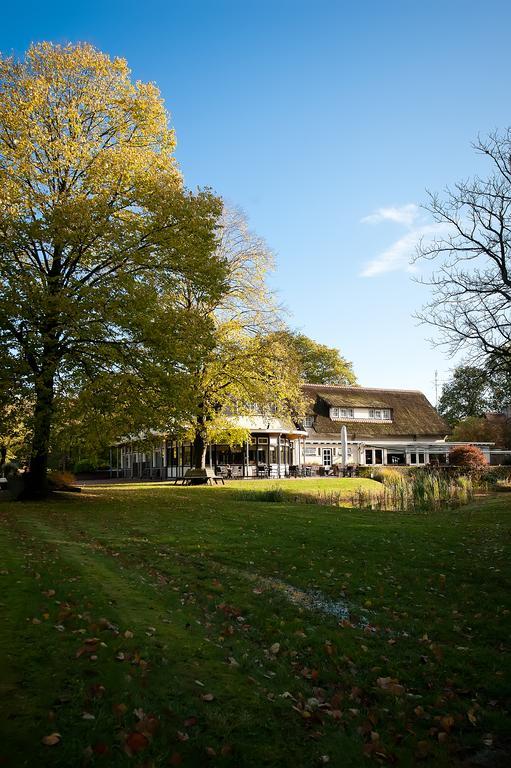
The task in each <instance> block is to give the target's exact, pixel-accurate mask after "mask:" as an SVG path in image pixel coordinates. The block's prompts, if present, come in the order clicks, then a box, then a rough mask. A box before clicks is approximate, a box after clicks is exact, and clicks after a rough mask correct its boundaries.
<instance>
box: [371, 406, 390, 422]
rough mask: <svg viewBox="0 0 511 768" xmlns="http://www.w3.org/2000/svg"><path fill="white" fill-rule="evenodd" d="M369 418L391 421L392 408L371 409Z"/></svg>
mask: <svg viewBox="0 0 511 768" xmlns="http://www.w3.org/2000/svg"><path fill="white" fill-rule="evenodd" d="M369 418H370V419H381V420H382V421H391V414H390V408H369Z"/></svg>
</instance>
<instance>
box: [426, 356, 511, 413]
mask: <svg viewBox="0 0 511 768" xmlns="http://www.w3.org/2000/svg"><path fill="white" fill-rule="evenodd" d="M510 403H511V379H510V378H509V377H508V376H507V375H506V374H503V373H496V372H493V371H491V370H489V369H488V368H477V367H475V366H469V365H462V366H458V367H457V368H455V369H454V372H453V375H452V378H451V379H450V380H449V381H448V382H446V383H445V384H444V385H443V387H442V394H441V396H440V399H439V402H438V411H439V413H440V414H441V415H442V416H443V417H444V419H445V420H446V421H447V422H448V424H450V426H451V427H453V426H455V425H456V424H458V422H460V421H463V420H464V419H467V418H470V417H479V416H483V415H484V414H485V413H487V412H488V411H502V410H503V409H504V408H505V407H506V406H507V405H509V404H510Z"/></svg>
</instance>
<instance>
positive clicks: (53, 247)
mask: <svg viewBox="0 0 511 768" xmlns="http://www.w3.org/2000/svg"><path fill="white" fill-rule="evenodd" d="M174 146H175V138H174V133H173V131H172V130H171V129H170V128H169V124H168V115H167V112H166V110H165V107H164V104H163V101H162V99H161V97H160V94H159V92H158V89H157V88H156V87H155V86H154V85H153V84H146V83H140V82H137V83H133V82H132V80H131V77H130V70H129V69H128V66H127V64H126V62H125V61H124V60H123V59H113V60H112V59H111V58H110V57H109V56H107V55H105V54H103V53H101V52H99V51H97V50H96V49H95V48H93V47H92V46H90V45H87V44H80V45H68V46H59V45H53V44H50V43H41V44H38V45H34V46H32V47H31V48H30V49H29V50H28V52H27V54H26V56H25V58H24V59H23V60H22V61H17V60H15V59H14V58H3V59H0V287H1V294H0V343H1V344H2V345H3V347H4V349H7V350H8V354H9V355H10V356H11V357H12V358H13V359H15V360H16V361H17V362H18V363H21V364H22V365H23V366H24V369H25V373H26V374H27V375H28V377H29V380H30V382H31V386H32V393H33V403H34V405H33V414H32V425H31V426H32V434H33V439H32V448H31V457H30V472H29V483H28V492H29V494H30V495H32V496H38V495H44V493H45V492H46V469H47V460H48V447H49V440H50V432H51V426H52V419H53V415H54V403H55V393H56V389H57V387H58V386H59V385H61V384H62V383H63V382H64V383H65V382H66V379H68V380H69V379H70V378H72V377H74V376H77V375H79V376H82V375H87V376H88V377H89V378H94V376H97V375H104V374H105V371H106V372H108V371H109V370H112V371H119V370H121V369H123V368H128V369H130V368H132V369H136V367H137V365H138V363H139V361H143V365H144V366H145V370H146V371H147V370H148V366H149V363H150V362H151V361H152V359H153V357H155V356H156V357H157V354H158V349H163V347H164V348H165V349H164V354H163V357H164V359H165V361H166V366H167V369H169V367H170V368H172V366H174V367H175V368H176V371H179V369H180V366H181V360H182V358H183V356H184V357H186V356H187V355H190V350H191V349H193V348H194V345H193V344H192V342H191V340H190V344H187V343H186V339H185V340H183V333H182V324H181V331H180V333H179V334H177V336H178V337H179V338H178V339H177V341H176V348H175V350H173V348H172V339H173V323H174V321H175V320H176V316H177V315H178V314H179V313H180V312H181V308H180V307H179V306H177V305H176V303H175V301H174V295H175V291H174V287H175V284H176V281H182V280H183V279H185V280H186V281H187V283H188V284H189V285H191V286H193V289H194V290H196V291H197V292H199V293H202V294H204V295H206V296H207V295H210V294H211V295H214V294H215V293H216V292H221V290H222V289H223V285H224V267H223V264H222V260H221V258H219V257H218V251H217V248H216V245H217V235H216V223H217V219H218V216H219V215H220V212H221V207H222V206H221V202H220V201H219V200H218V198H216V197H214V196H213V195H212V194H211V193H210V192H208V191H205V192H199V193H197V194H191V193H189V192H187V191H186V190H185V189H184V187H183V184H182V179H181V176H180V173H179V171H178V169H177V167H176V163H175V159H174V155H173V152H174ZM188 312H189V308H188ZM176 313H177V315H176ZM195 319H196V321H197V322H196V323H195V322H191V323H190V324H189V327H190V329H192V330H193V333H194V334H195V336H196V337H197V336H200V334H201V333H204V334H205V335H207V332H208V329H207V327H205V326H203V325H200V324H201V322H202V320H201V318H200V317H198V318H195ZM197 323H198V324H199V325H197ZM184 362H185V364H186V365H188V364H189V361H188V360H185V361H184ZM181 367H182V366H181Z"/></svg>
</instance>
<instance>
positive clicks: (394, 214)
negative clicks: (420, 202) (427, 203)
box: [362, 203, 419, 227]
mask: <svg viewBox="0 0 511 768" xmlns="http://www.w3.org/2000/svg"><path fill="white" fill-rule="evenodd" d="M418 216H419V208H418V206H417V205H415V203H408V205H401V206H399V207H397V206H390V207H388V208H378V209H377V210H376V211H374V213H370V214H369V216H364V218H363V219H362V223H363V224H380V222H382V221H394V222H395V223H396V224H404V225H405V226H406V227H411V226H412V225H413V223H414V222H415V221H416V219H417V218H418Z"/></svg>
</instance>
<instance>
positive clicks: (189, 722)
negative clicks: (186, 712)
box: [183, 717, 198, 728]
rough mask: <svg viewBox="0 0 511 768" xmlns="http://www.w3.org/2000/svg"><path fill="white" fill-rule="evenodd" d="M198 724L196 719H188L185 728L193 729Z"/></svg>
mask: <svg viewBox="0 0 511 768" xmlns="http://www.w3.org/2000/svg"><path fill="white" fill-rule="evenodd" d="M197 722H198V721H197V718H196V717H187V718H186V720H185V721H184V723H183V725H184V727H185V728H192V727H193V726H194V725H197Z"/></svg>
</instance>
